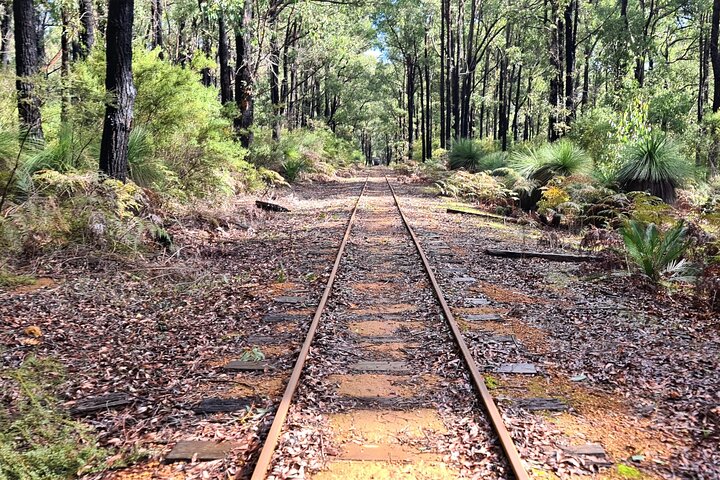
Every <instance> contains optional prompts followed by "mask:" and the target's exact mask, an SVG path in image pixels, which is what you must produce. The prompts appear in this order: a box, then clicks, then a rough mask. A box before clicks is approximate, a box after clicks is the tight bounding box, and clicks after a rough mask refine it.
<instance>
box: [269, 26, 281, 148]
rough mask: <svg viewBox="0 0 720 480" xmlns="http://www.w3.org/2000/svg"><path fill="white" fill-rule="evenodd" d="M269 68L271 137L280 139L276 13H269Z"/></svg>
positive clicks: (278, 51) (278, 49) (278, 48)
mask: <svg viewBox="0 0 720 480" xmlns="http://www.w3.org/2000/svg"><path fill="white" fill-rule="evenodd" d="M269 23H270V32H271V33H270V57H269V58H268V60H269V62H270V68H269V69H268V75H269V82H270V104H271V105H272V119H271V124H272V138H273V140H280V130H281V125H282V105H281V103H280V45H279V43H278V37H277V15H276V13H274V12H271V13H270V22H269Z"/></svg>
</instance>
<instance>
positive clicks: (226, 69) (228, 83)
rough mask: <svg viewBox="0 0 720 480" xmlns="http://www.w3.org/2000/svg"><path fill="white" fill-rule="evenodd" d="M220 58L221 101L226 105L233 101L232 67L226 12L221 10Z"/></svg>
mask: <svg viewBox="0 0 720 480" xmlns="http://www.w3.org/2000/svg"><path fill="white" fill-rule="evenodd" d="M218 23H219V25H218V32H219V38H218V60H219V61H220V102H221V103H222V104H223V105H225V104H226V103H230V102H232V101H233V92H232V78H231V77H232V68H231V67H230V51H229V45H228V35H227V27H226V25H225V13H224V12H220V16H219V18H218Z"/></svg>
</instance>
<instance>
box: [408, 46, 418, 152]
mask: <svg viewBox="0 0 720 480" xmlns="http://www.w3.org/2000/svg"><path fill="white" fill-rule="evenodd" d="M415 68H416V65H415V59H414V58H411V57H406V58H405V73H406V77H407V78H406V80H405V95H406V96H407V138H408V143H407V145H408V158H409V159H411V160H412V155H413V142H414V140H415V138H414V137H413V133H414V129H413V126H414V123H413V122H414V115H415Z"/></svg>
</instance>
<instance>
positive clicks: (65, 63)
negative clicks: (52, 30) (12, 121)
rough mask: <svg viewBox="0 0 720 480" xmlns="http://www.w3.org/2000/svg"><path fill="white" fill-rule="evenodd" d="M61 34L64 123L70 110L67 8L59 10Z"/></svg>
mask: <svg viewBox="0 0 720 480" xmlns="http://www.w3.org/2000/svg"><path fill="white" fill-rule="evenodd" d="M60 19H61V22H62V32H61V33H60V52H61V53H60V55H61V63H60V76H61V81H60V83H61V86H60V89H61V98H60V121H61V123H66V122H67V121H68V114H69V109H70V85H68V82H69V81H70V19H69V17H68V11H67V8H65V7H62V8H61V9H60Z"/></svg>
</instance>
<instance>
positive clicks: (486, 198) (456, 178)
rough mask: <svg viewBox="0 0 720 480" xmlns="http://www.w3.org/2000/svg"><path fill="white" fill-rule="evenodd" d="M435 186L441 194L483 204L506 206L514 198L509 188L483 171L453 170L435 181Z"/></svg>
mask: <svg viewBox="0 0 720 480" xmlns="http://www.w3.org/2000/svg"><path fill="white" fill-rule="evenodd" d="M435 187H436V188H437V189H438V191H439V193H440V194H441V195H445V196H448V197H461V198H465V199H468V200H471V201H474V202H478V203H484V204H493V205H502V206H506V205H509V204H511V203H512V202H513V200H514V198H515V195H514V194H513V192H512V191H511V190H508V189H507V188H505V186H504V185H503V184H502V183H501V182H500V181H498V179H497V178H495V177H493V176H491V175H489V174H487V173H485V172H480V173H468V172H463V171H458V172H453V173H452V175H450V176H449V177H447V178H446V179H444V180H440V181H438V182H436V183H435Z"/></svg>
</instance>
